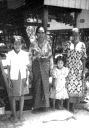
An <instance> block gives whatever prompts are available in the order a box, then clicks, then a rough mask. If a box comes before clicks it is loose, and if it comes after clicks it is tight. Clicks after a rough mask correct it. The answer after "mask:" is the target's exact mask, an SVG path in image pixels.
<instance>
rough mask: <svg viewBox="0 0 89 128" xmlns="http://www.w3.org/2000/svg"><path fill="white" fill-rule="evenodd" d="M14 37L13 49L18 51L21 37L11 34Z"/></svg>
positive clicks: (20, 45)
mask: <svg viewBox="0 0 89 128" xmlns="http://www.w3.org/2000/svg"><path fill="white" fill-rule="evenodd" d="M13 39H14V50H15V52H16V53H18V52H19V51H20V50H21V48H22V40H23V39H22V37H21V36H17V35H16V36H13Z"/></svg>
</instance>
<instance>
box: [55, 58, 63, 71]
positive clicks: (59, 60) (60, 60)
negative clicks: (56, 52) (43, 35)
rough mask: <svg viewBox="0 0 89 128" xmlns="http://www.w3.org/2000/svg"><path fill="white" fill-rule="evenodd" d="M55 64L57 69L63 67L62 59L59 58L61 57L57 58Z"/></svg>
mask: <svg viewBox="0 0 89 128" xmlns="http://www.w3.org/2000/svg"><path fill="white" fill-rule="evenodd" d="M56 64H57V67H58V68H59V69H61V68H63V66H64V58H63V57H61V56H59V57H57V59H56Z"/></svg>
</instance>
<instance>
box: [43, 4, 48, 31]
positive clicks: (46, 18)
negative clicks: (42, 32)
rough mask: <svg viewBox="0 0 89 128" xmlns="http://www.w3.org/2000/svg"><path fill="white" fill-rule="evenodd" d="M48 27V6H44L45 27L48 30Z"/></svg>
mask: <svg viewBox="0 0 89 128" xmlns="http://www.w3.org/2000/svg"><path fill="white" fill-rule="evenodd" d="M47 25H48V6H44V8H43V26H44V27H45V29H46V30H47V27H48V26H47Z"/></svg>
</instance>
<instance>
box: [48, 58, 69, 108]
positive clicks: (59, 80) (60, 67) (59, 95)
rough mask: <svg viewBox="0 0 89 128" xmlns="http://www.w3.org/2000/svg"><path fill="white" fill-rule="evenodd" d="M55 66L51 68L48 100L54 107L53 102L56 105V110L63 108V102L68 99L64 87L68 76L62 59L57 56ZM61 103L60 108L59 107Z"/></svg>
mask: <svg viewBox="0 0 89 128" xmlns="http://www.w3.org/2000/svg"><path fill="white" fill-rule="evenodd" d="M56 63H57V65H56V66H55V67H54V68H53V71H52V77H53V87H52V88H51V90H50V98H51V99H52V100H53V104H54V107H55V100H56V101H57V103H58V108H59V109H60V108H63V101H64V100H65V99H68V98H69V97H68V93H67V89H66V87H65V84H66V77H67V75H68V72H69V70H68V68H66V67H64V60H63V57H61V56H59V57H57V60H56ZM60 101H61V106H60Z"/></svg>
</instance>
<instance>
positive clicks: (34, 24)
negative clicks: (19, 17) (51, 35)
mask: <svg viewBox="0 0 89 128" xmlns="http://www.w3.org/2000/svg"><path fill="white" fill-rule="evenodd" d="M25 25H26V26H28V25H29V26H40V25H42V23H36V22H25ZM49 26H50V25H49V24H47V27H49Z"/></svg>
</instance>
